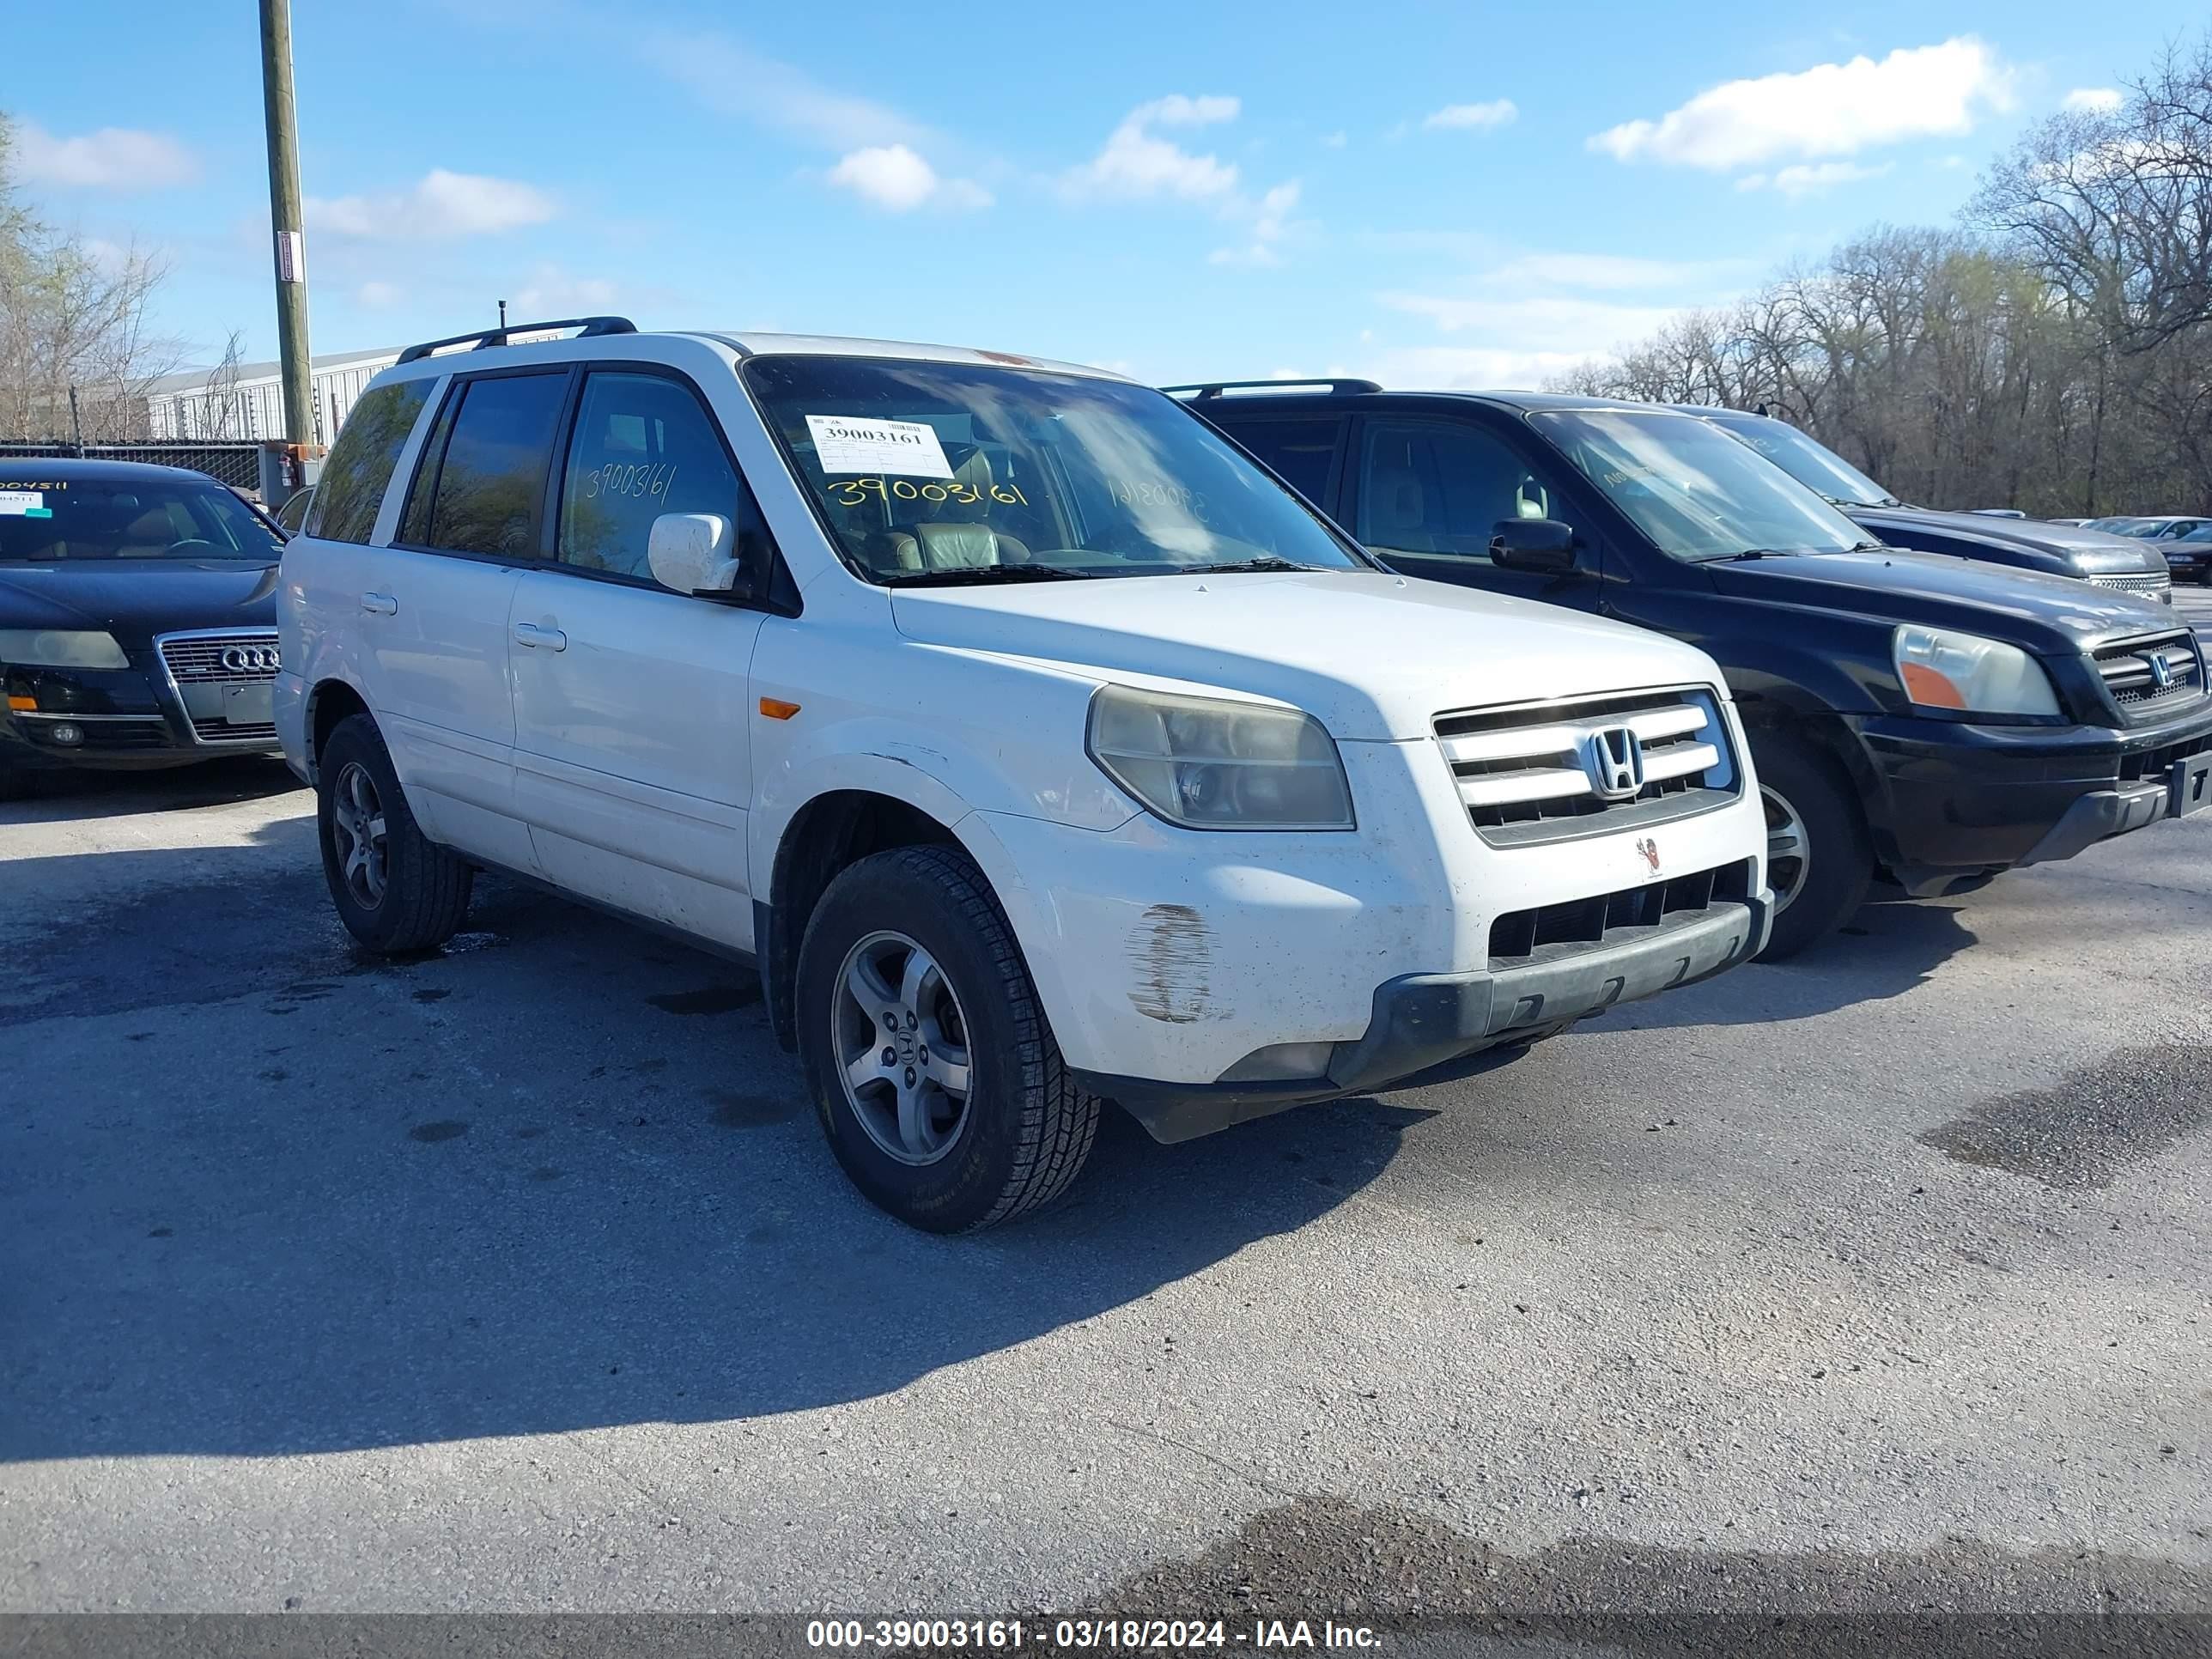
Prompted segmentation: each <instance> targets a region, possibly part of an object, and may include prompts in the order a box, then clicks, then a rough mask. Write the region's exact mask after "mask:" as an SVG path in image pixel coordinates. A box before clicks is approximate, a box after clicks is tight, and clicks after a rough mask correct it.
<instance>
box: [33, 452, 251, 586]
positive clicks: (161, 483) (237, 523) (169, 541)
mask: <svg viewBox="0 0 2212 1659" xmlns="http://www.w3.org/2000/svg"><path fill="white" fill-rule="evenodd" d="M283 545H284V544H283V540H282V538H279V537H278V536H277V534H276V532H275V531H273V530H271V529H270V527H269V525H268V522H267V520H264V519H263V518H262V517H261V516H260V515H259V514H258V513H255V512H254V511H253V509H252V508H251V507H248V506H246V503H245V502H243V501H240V500H239V499H238V497H237V496H235V495H233V494H231V492H230V491H229V490H228V489H224V488H223V487H222V485H221V484H219V483H216V482H215V481H214V480H213V479H211V478H208V477H203V476H202V475H200V474H198V473H196V472H184V471H179V472H178V473H177V474H176V475H175V476H174V477H164V476H162V475H161V473H158V472H154V471H150V470H149V471H148V472H146V473H144V474H118V475H115V476H114V477H100V476H98V475H97V474H94V475H92V476H89V477H88V476H86V475H85V474H82V473H79V474H77V475H76V476H75V477H67V478H63V477H22V478H21V479H19V480H4V479H0V564H52V563H58V562H63V561H76V562H82V561H86V560H94V559H100V560H106V559H170V560H177V561H184V560H192V559H251V560H257V561H258V562H261V563H263V564H274V563H275V562H276V557H277V555H278V554H279V553H281V552H282V551H283Z"/></svg>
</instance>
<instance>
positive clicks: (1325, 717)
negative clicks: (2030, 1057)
mask: <svg viewBox="0 0 2212 1659" xmlns="http://www.w3.org/2000/svg"><path fill="white" fill-rule="evenodd" d="M891 605H892V614H893V615H894V617H896V621H897V625H898V629H899V631H900V632H901V633H902V634H904V635H906V636H907V637H908V638H909V639H913V640H917V641H924V642H926V643H928V644H932V645H942V646H950V647H958V648H960V649H963V650H969V651H984V652H992V653H998V654H1000V655H1004V656H1008V657H1018V658H1026V659H1033V660H1036V659H1042V660H1044V661H1048V662H1051V663H1054V664H1057V665H1065V666H1066V667H1068V668H1071V669H1073V670H1074V671H1077V672H1079V673H1084V674H1090V675H1094V676H1096V677H1097V678H1100V679H1102V680H1110V679H1112V678H1115V676H1116V675H1123V674H1127V675H1152V676H1156V677H1158V678H1165V679H1175V680H1183V681H1188V682H1191V683H1194V684H1196V685H1198V686H1201V687H1203V686H1217V687H1219V688H1221V689H1223V690H1231V691H1242V692H1246V693H1249V694H1250V695H1253V696H1262V697H1271V698H1274V699H1277V700H1279V701H1280V702H1286V703H1289V704H1291V705H1292V706H1293V707H1295V708H1303V709H1304V710H1305V711H1307V712H1308V713H1309V714H1313V715H1315V716H1316V717H1317V718H1318V719H1319V720H1321V722H1322V725H1324V726H1327V727H1328V730H1329V732H1330V733H1331V734H1332V735H1333V736H1334V737H1338V738H1352V739H1359V738H1366V739H1389V738H1419V737H1425V736H1427V735H1428V733H1429V732H1430V730H1431V721H1433V720H1434V719H1435V718H1436V716H1437V714H1441V713H1443V712H1444V711H1446V710H1449V709H1457V708H1486V707H1490V706H1492V705H1495V704H1499V703H1512V702H1529V701H1532V700H1534V699H1540V698H1548V697H1560V696H1581V695H1583V694H1585V693H1592V692H1603V691H1618V690H1633V689H1639V688H1642V687H1644V686H1653V685H1683V684H1705V685H1717V684H1719V683H1720V673H1719V671H1718V670H1717V668H1715V667H1714V665H1713V663H1712V659H1711V658H1709V657H1707V656H1706V655H1705V653H1703V652H1702V651H1699V650H1697V649H1695V648H1693V647H1690V646H1686V645H1681V644H1679V643H1677V642H1676V641H1673V640H1670V639H1667V638H1665V637H1664V636H1662V635H1657V634H1652V633H1647V632H1645V631H1644V630H1643V629H1634V628H1628V627H1625V626H1623V625H1621V624H1620V623H1609V622H1604V621H1601V620H1599V619H1598V618H1596V617H1584V616H1582V615H1579V614H1577V612H1574V611H1565V610H1562V609H1560V608H1559V606H1557V605H1541V604H1538V603H1536V602H1534V601H1533V600H1528V599H1507V598H1504V597H1503V596H1500V595H1497V594H1490V593H1478V592H1470V591H1469V590H1468V589H1466V588H1463V587H1452V586H1445V585H1443V584H1442V583H1439V582H1425V581H1422V580H1419V579H1418V578H1414V577H1405V576H1397V575H1393V574H1390V573H1389V572H1387V571H1370V570H1346V571H1335V570H1328V571H1310V572H1296V573H1285V574H1260V573H1248V574H1233V573H1232V574H1218V575H1204V576H1202V575H1191V576H1142V577H1118V578H1117V577H1106V578H1102V579H1099V580H1093V581H1071V582H1037V583H1034V584H1028V585H1024V586H1010V587H942V588H895V589H893V590H892V598H891Z"/></svg>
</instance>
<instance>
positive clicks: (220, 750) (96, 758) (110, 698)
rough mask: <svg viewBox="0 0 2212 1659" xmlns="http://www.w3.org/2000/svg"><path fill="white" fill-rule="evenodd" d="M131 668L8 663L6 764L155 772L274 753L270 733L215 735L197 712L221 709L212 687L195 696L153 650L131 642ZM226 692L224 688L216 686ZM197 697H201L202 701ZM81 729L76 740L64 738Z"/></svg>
mask: <svg viewBox="0 0 2212 1659" xmlns="http://www.w3.org/2000/svg"><path fill="white" fill-rule="evenodd" d="M126 650H127V651H128V653H129V655H130V657H131V665H130V666H129V667H127V668H115V669H97V670H92V669H64V668H46V667H22V666H20V665H11V666H7V667H4V668H0V684H4V686H5V690H6V694H7V695H6V700H5V702H4V703H0V767H5V768H7V769H9V770H12V771H21V772H58V771H77V770H90V771H151V770H160V769H163V768H167V767H173V766H189V765H192V764H194V763H197V762H200V761H208V760H220V759H222V758H223V757H225V756H235V755H260V754H273V753H275V752H276V746H277V745H276V736H275V734H274V732H270V734H269V736H268V737H267V738H266V739H265V740H264V739H263V738H260V737H258V736H255V737H252V738H246V739H245V740H241V741H224V740H222V739H220V738H217V739H216V740H212V741H211V740H210V738H209V737H208V736H206V735H204V733H203V732H201V731H199V730H197V729H196V728H195V726H194V723H193V721H194V716H195V715H199V716H201V717H203V719H205V717H207V716H208V715H210V714H219V713H220V712H221V710H220V704H219V703H210V702H206V701H205V699H206V698H207V696H208V695H209V689H208V688H204V687H197V686H196V687H194V688H192V690H191V692H190V693H189V694H187V693H186V692H185V690H181V689H179V687H178V685H177V684H176V683H175V681H174V680H173V678H171V677H170V676H169V675H168V674H167V672H165V671H164V670H163V669H162V667H161V661H160V659H159V658H158V657H157V656H155V654H154V653H153V651H152V648H151V647H143V646H136V645H133V646H127V647H126ZM214 695H215V696H218V697H219V696H221V689H220V687H217V688H215V689H214ZM196 699H197V701H196ZM72 734H74V737H75V741H73V742H64V741H63V740H62V739H63V738H64V737H68V736H70V735H72Z"/></svg>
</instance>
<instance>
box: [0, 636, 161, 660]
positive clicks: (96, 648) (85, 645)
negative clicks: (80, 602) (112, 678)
mask: <svg viewBox="0 0 2212 1659" xmlns="http://www.w3.org/2000/svg"><path fill="white" fill-rule="evenodd" d="M0 662H12V663H14V664H15V665H16V666H17V667H19V668H128V667H130V666H131V659H130V658H128V657H126V656H125V655H124V654H123V647H121V646H119V645H118V644H116V642H115V635H112V634H72V633H64V632H63V631H62V630H61V629H52V628H0Z"/></svg>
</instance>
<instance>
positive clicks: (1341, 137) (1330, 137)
mask: <svg viewBox="0 0 2212 1659" xmlns="http://www.w3.org/2000/svg"><path fill="white" fill-rule="evenodd" d="M1351 142H1352V135H1351V134H1350V133H1348V132H1346V131H1344V130H1343V129H1342V128H1341V127H1340V128H1338V129H1337V131H1334V132H1328V133H1323V134H1322V141H1321V147H1322V149H1343V148H1344V147H1345V146H1346V144H1348V143H1351Z"/></svg>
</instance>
